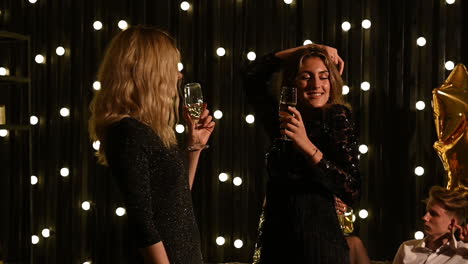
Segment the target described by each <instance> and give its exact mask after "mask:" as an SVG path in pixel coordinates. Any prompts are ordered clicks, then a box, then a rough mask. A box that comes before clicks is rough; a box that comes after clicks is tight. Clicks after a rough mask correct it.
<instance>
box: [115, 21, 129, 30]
mask: <svg viewBox="0 0 468 264" xmlns="http://www.w3.org/2000/svg"><path fill="white" fill-rule="evenodd" d="M117 26H118V27H119V28H120V29H121V30H125V29H127V28H128V23H127V21H125V20H120V21H119V23H117Z"/></svg>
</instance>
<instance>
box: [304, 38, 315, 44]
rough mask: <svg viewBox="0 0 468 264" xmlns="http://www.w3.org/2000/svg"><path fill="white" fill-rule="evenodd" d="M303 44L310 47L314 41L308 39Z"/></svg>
mask: <svg viewBox="0 0 468 264" xmlns="http://www.w3.org/2000/svg"><path fill="white" fill-rule="evenodd" d="M303 44H304V45H310V44H314V42H312V40H310V39H306V40H304V43H303Z"/></svg>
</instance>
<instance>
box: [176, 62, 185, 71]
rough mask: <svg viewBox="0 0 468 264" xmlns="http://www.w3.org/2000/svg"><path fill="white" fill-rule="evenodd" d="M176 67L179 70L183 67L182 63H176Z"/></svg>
mask: <svg viewBox="0 0 468 264" xmlns="http://www.w3.org/2000/svg"><path fill="white" fill-rule="evenodd" d="M177 69H179V71H180V72H181V71H182V70H183V69H184V65H183V64H182V62H178V63H177Z"/></svg>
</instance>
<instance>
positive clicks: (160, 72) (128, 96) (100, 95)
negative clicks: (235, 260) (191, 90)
mask: <svg viewBox="0 0 468 264" xmlns="http://www.w3.org/2000/svg"><path fill="white" fill-rule="evenodd" d="M179 61H180V54H179V51H178V49H177V48H176V46H175V43H174V40H173V39H172V38H171V37H170V36H169V35H168V34H166V33H165V32H163V31H160V30H158V29H155V28H151V27H144V26H136V27H132V28H129V29H127V30H125V31H122V32H120V33H119V34H117V35H116V36H115V37H114V38H113V40H112V41H111V43H110V44H109V46H108V48H107V52H106V54H105V57H104V59H103V62H102V64H101V66H100V68H99V73H98V78H99V80H100V82H101V86H102V88H101V90H100V91H98V92H97V93H96V95H95V97H94V99H93V101H92V102H91V105H90V109H91V118H90V120H89V132H90V137H91V140H100V141H101V144H102V145H101V146H102V147H101V149H100V151H99V153H98V158H99V162H100V163H102V164H107V165H108V166H109V167H110V169H111V172H112V175H113V177H114V178H115V179H116V181H117V183H118V185H119V187H120V190H121V192H122V194H123V196H124V200H125V203H126V209H127V214H128V219H129V226H130V230H131V231H132V232H131V233H132V234H133V235H134V240H135V243H136V246H137V247H138V248H139V251H140V253H141V256H143V259H144V261H145V263H158V264H159V263H184V264H186V263H202V255H201V250H200V238H199V232H198V228H197V225H196V221H195V216H194V212H193V208H192V200H191V195H190V190H191V187H192V184H193V180H194V177H195V170H196V168H197V163H198V159H199V156H200V152H201V150H195V151H190V152H187V153H186V154H187V157H188V158H187V159H185V158H184V157H183V151H181V150H180V149H179V148H178V146H177V141H176V136H175V133H174V126H175V124H176V121H177V118H178V114H177V109H178V105H179V98H178V91H177V82H178V79H180V77H181V74H180V73H179V71H178V69H177V63H178V62H179ZM185 117H186V119H187V121H188V124H189V135H190V136H189V139H188V142H189V144H192V143H194V142H195V139H196V140H197V142H198V141H199V143H202V144H206V143H207V141H208V139H209V137H210V135H211V133H212V132H213V129H214V127H215V123H214V122H213V121H212V117H211V116H210V115H209V111H208V110H207V109H204V111H203V113H202V116H201V118H200V120H199V121H198V122H197V123H196V124H195V121H193V120H191V119H190V116H189V115H188V114H185ZM185 162H188V165H187V166H186V165H185ZM137 261H138V260H131V263H135V262H137Z"/></svg>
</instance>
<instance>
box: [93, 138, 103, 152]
mask: <svg viewBox="0 0 468 264" xmlns="http://www.w3.org/2000/svg"><path fill="white" fill-rule="evenodd" d="M100 147H101V141H99V140H96V141H94V142H93V149H94V150H96V151H98V150H99V148H100Z"/></svg>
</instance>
